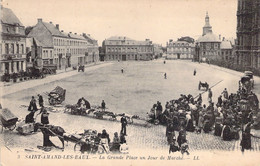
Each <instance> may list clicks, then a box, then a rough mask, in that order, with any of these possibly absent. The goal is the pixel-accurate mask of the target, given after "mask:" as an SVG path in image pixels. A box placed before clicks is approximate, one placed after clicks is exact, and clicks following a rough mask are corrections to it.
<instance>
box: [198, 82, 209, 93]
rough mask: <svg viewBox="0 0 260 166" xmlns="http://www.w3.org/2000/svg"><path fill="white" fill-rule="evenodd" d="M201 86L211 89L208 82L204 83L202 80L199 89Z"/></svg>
mask: <svg viewBox="0 0 260 166" xmlns="http://www.w3.org/2000/svg"><path fill="white" fill-rule="evenodd" d="M201 87H203V88H205V89H206V91H207V90H208V89H209V84H208V83H207V82H205V83H202V82H201V81H200V82H199V88H198V89H199V90H200V89H201Z"/></svg>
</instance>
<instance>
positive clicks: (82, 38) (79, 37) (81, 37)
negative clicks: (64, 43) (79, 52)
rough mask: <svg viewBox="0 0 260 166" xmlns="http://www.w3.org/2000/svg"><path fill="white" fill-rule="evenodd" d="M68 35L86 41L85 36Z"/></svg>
mask: <svg viewBox="0 0 260 166" xmlns="http://www.w3.org/2000/svg"><path fill="white" fill-rule="evenodd" d="M68 35H69V37H71V38H75V39H81V40H86V39H85V38H84V37H83V36H80V35H76V34H73V33H69V34H68Z"/></svg>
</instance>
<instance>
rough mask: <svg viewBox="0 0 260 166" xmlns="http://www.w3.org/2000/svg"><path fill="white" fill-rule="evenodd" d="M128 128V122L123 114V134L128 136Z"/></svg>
mask: <svg viewBox="0 0 260 166" xmlns="http://www.w3.org/2000/svg"><path fill="white" fill-rule="evenodd" d="M126 126H127V120H126V117H125V116H124V114H123V116H122V118H121V133H123V134H124V135H126Z"/></svg>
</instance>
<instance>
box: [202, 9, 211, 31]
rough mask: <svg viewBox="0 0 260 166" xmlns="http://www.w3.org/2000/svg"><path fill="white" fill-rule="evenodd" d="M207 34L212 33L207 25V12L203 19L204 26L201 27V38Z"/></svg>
mask: <svg viewBox="0 0 260 166" xmlns="http://www.w3.org/2000/svg"><path fill="white" fill-rule="evenodd" d="M207 33H212V26H210V24H209V15H208V12H207V13H206V17H205V25H204V27H203V33H202V36H204V35H206V34H207Z"/></svg>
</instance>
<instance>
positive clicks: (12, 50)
mask: <svg viewBox="0 0 260 166" xmlns="http://www.w3.org/2000/svg"><path fill="white" fill-rule="evenodd" d="M13 53H14V44H13V43H12V44H11V54H13Z"/></svg>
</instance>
